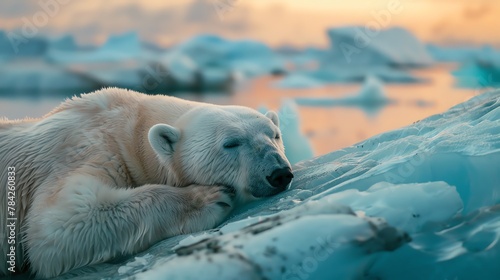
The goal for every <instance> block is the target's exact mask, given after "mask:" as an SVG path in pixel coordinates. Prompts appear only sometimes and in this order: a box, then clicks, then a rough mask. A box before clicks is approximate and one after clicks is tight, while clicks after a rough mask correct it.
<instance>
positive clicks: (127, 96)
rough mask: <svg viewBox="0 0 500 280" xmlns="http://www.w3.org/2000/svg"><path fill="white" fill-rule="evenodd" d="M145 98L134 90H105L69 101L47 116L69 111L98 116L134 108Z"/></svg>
mask: <svg viewBox="0 0 500 280" xmlns="http://www.w3.org/2000/svg"><path fill="white" fill-rule="evenodd" d="M143 96H144V95H143V94H141V93H138V92H135V91H132V90H127V89H121V88H104V89H101V90H98V91H94V92H91V93H85V94H82V95H81V96H78V97H76V96H75V97H73V98H70V99H67V100H66V101H65V102H63V103H62V104H61V105H59V106H57V107H56V108H55V109H54V110H52V111H51V112H50V113H48V114H47V115H46V116H50V115H53V114H56V113H59V112H62V111H67V110H71V111H76V112H82V113H92V114H96V113H99V112H103V111H107V110H111V109H113V108H114V107H124V106H129V105H130V106H132V105H133V104H137V103H138V102H139V101H140V99H141V98H143Z"/></svg>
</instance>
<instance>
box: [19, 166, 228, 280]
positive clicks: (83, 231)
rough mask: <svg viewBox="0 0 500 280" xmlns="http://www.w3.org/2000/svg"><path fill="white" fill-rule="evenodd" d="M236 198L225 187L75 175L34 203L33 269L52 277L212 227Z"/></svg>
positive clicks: (30, 227) (30, 230) (29, 233)
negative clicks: (136, 183) (122, 184)
mask: <svg viewBox="0 0 500 280" xmlns="http://www.w3.org/2000/svg"><path fill="white" fill-rule="evenodd" d="M233 196H234V194H233V193H232V192H231V191H228V189H227V188H225V187H221V186H195V185H192V186H189V187H185V188H174V187H171V186H165V185H145V186H142V187H138V188H134V189H119V188H113V187H110V186H107V185H105V184H103V183H102V182H100V181H99V180H97V179H95V178H92V177H88V176H81V175H79V176H76V177H71V178H70V179H67V180H65V182H64V184H63V186H62V187H61V188H60V190H59V191H58V193H57V195H56V197H53V196H52V197H49V196H47V197H40V198H41V199H38V198H37V199H36V201H35V202H34V204H33V208H32V209H31V210H32V211H31V213H30V216H29V218H28V219H29V220H28V221H27V229H26V240H25V242H27V248H28V258H29V261H30V264H31V268H32V270H33V272H35V273H36V275H37V276H39V277H53V276H56V275H59V274H62V273H64V272H67V271H69V270H71V269H74V268H77V267H81V266H85V265H89V264H94V263H98V262H103V261H107V260H110V259H112V258H114V257H116V256H119V255H123V254H132V253H135V252H138V251H141V250H144V249H146V248H147V247H149V246H151V245H152V244H154V243H155V242H157V241H159V240H161V239H164V238H167V237H170V236H174V235H178V234H183V233H189V232H196V231H200V230H205V229H210V228H213V227H215V226H216V225H218V224H220V223H221V222H222V221H223V220H224V218H225V217H227V215H228V214H229V212H230V211H231V210H232V208H233Z"/></svg>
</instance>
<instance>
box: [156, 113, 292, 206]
mask: <svg viewBox="0 0 500 280" xmlns="http://www.w3.org/2000/svg"><path fill="white" fill-rule="evenodd" d="M278 126H279V120H278V116H277V115H276V113H274V112H268V113H267V114H266V115H262V114H261V113H259V112H257V111H255V110H252V109H250V108H246V107H240V106H215V105H214V106H202V107H200V108H196V109H192V110H191V111H189V112H188V113H186V114H184V115H183V116H182V117H180V118H179V120H178V121H177V122H176V123H175V124H174V125H173V126H171V125H167V124H157V125H155V126H153V127H152V128H151V129H150V131H149V135H148V137H149V142H150V144H151V146H152V148H153V150H154V151H155V152H156V154H157V156H158V158H159V159H160V160H161V161H162V162H163V163H164V164H166V165H168V168H169V169H173V171H174V173H175V174H176V177H177V182H175V184H176V185H178V186H185V185H189V184H199V185H216V184H217V185H225V186H230V187H233V188H234V189H235V190H236V192H237V194H238V196H239V197H240V198H241V199H244V200H247V199H249V198H251V197H265V196H270V195H274V194H277V193H279V192H281V191H283V190H285V189H286V188H287V186H288V185H289V183H290V182H291V180H292V178H293V175H292V173H291V166H290V163H289V162H288V160H287V158H286V157H285V152H284V146H283V141H282V139H281V132H280V130H279V128H278Z"/></svg>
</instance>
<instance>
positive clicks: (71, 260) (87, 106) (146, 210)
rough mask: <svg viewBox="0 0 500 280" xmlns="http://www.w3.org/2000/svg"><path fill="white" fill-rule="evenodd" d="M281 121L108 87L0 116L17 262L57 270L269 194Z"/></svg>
mask: <svg viewBox="0 0 500 280" xmlns="http://www.w3.org/2000/svg"><path fill="white" fill-rule="evenodd" d="M277 122H278V120H277V117H276V114H273V113H269V114H268V118H266V117H265V116H263V115H262V114H260V113H258V112H256V111H254V110H252V109H249V108H245V107H238V106H216V105H211V104H206V103H195V102H189V101H185V100H181V99H177V98H173V97H166V96H146V95H143V94H139V93H136V92H131V91H126V90H122V89H116V88H109V89H105V90H101V91H98V92H94V93H91V94H85V95H82V97H81V98H73V99H72V100H68V101H66V102H65V103H63V104H62V105H61V106H59V107H57V108H56V109H55V110H53V111H52V112H51V113H50V114H48V115H47V116H45V117H43V118H41V119H37V120H21V121H7V120H1V121H0V158H1V161H0V172H1V173H0V184H1V185H2V186H6V185H7V173H6V172H5V171H6V170H7V167H9V166H13V167H15V168H16V186H17V190H16V201H17V205H16V208H17V213H16V215H17V218H18V228H17V233H18V234H17V237H18V243H17V244H16V250H17V255H16V257H17V269H24V268H25V266H24V265H25V264H26V263H27V262H29V263H30V266H31V270H32V272H33V273H35V274H36V275H37V276H38V277H43V278H45V277H53V276H57V275H59V274H62V273H64V272H67V271H69V270H71V269H73V268H76V267H81V266H84V265H89V264H94V263H99V262H103V261H107V260H110V259H112V258H114V257H116V256H119V255H122V254H131V253H135V252H138V251H140V250H144V249H145V248H147V247H148V246H150V245H152V244H154V243H155V242H157V241H159V240H161V239H164V238H167V237H170V236H174V235H178V234H182V233H190V232H195V231H200V230H205V229H209V228H213V227H215V226H216V225H218V224H219V223H221V222H222V221H223V220H224V218H225V217H226V216H227V215H228V213H229V212H230V211H231V210H232V209H233V207H234V205H235V203H237V202H242V201H247V200H249V199H252V198H253V196H254V195H255V196H267V195H271V194H272V191H273V190H272V188H271V187H270V185H269V184H268V183H267V181H266V175H269V174H270V173H271V172H272V171H273V170H274V169H276V168H283V167H289V166H290V164H289V163H288V161H287V160H286V158H285V156H284V149H283V143H282V141H281V139H280V138H279V137H275V136H276V135H278V134H279V133H280V132H279V129H278V127H277ZM228 143H233V144H234V143H238V145H237V146H235V147H232V148H227V144H228ZM224 145H226V147H224ZM231 190H234V191H235V194H234V193H232V192H231ZM0 207H1V209H6V192H4V191H2V192H0ZM2 211H3V210H2ZM5 216H6V215H2V217H0V227H1V228H2V230H3V229H5V227H6V220H5ZM21 238H22V243H20V242H19V241H21ZM6 245H7V244H6V242H5V240H2V242H0V246H1V247H0V251H1V252H0V253H1V254H0V262H1V264H0V276H1V275H5V274H6V273H7V270H6V259H5V258H6V253H7V249H8V248H7V247H6ZM23 252H26V254H27V256H24V254H23Z"/></svg>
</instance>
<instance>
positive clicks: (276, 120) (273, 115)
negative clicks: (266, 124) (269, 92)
mask: <svg viewBox="0 0 500 280" xmlns="http://www.w3.org/2000/svg"><path fill="white" fill-rule="evenodd" d="M266 117H268V118H269V119H270V120H271V121H272V122H273V123H274V124H275V125H276V126H277V127H279V126H280V119H279V118H278V114H276V112H274V111H268V112H267V113H266Z"/></svg>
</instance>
